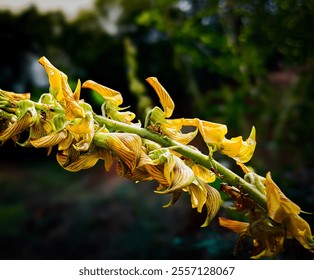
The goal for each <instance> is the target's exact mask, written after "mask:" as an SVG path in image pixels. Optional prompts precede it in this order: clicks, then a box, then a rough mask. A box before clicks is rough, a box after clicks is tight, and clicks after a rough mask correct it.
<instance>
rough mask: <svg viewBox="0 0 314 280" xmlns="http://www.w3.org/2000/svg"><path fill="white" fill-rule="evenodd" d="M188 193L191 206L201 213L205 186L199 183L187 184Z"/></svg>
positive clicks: (205, 193)
mask: <svg viewBox="0 0 314 280" xmlns="http://www.w3.org/2000/svg"><path fill="white" fill-rule="evenodd" d="M189 193H190V199H191V205H192V208H197V211H198V212H199V213H201V212H202V209H203V206H204V204H205V203H206V200H207V190H206V188H205V187H204V186H202V185H200V184H191V185H190V186H189Z"/></svg>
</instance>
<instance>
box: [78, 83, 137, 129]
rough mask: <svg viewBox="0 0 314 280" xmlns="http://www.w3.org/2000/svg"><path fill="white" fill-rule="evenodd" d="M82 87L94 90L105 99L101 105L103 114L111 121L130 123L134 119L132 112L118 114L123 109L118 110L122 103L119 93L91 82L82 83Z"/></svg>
mask: <svg viewBox="0 0 314 280" xmlns="http://www.w3.org/2000/svg"><path fill="white" fill-rule="evenodd" d="M82 87H83V88H89V89H91V90H94V91H95V92H97V93H98V94H100V95H101V96H102V97H103V98H104V99H105V103H104V104H103V109H104V113H105V114H106V115H107V116H108V117H110V118H111V119H114V120H117V121H121V122H125V123H131V121H132V120H133V119H134V118H135V114H134V113H132V112H129V111H126V112H119V111H120V110H123V109H124V108H119V106H120V105H121V104H122V102H123V99H122V95H121V94H120V92H118V91H116V90H113V89H111V88H108V87H105V86H103V85H100V84H98V83H96V82H94V81H92V80H88V81H86V82H84V83H83V85H82Z"/></svg>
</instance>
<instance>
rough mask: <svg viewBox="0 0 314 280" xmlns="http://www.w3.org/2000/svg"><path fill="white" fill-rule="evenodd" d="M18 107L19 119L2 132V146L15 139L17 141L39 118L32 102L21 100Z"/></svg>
mask: <svg viewBox="0 0 314 280" xmlns="http://www.w3.org/2000/svg"><path fill="white" fill-rule="evenodd" d="M16 105H17V117H16V118H12V119H11V120H10V121H7V123H6V129H4V130H3V131H1V132H0V144H1V145H2V144H3V143H4V142H6V141H7V140H9V139H11V138H14V137H15V139H16V140H17V139H18V137H19V134H20V133H21V132H23V131H24V130H26V129H28V128H29V127H31V126H32V125H33V123H34V122H35V121H36V118H37V112H36V109H35V105H34V103H33V102H31V101H30V100H20V101H18V102H17V103H16Z"/></svg>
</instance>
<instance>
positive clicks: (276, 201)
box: [266, 172, 301, 223]
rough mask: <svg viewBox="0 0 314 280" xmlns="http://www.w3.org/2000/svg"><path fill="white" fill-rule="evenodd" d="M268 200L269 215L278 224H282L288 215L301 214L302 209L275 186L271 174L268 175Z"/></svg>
mask: <svg viewBox="0 0 314 280" xmlns="http://www.w3.org/2000/svg"><path fill="white" fill-rule="evenodd" d="M266 199H267V211H268V215H269V217H271V218H272V219H273V220H274V221H275V222H277V223H282V221H283V220H284V219H285V218H286V217H287V216H288V215H292V214H299V213H300V212H301V209H300V207H299V206H298V205H297V204H295V203H294V202H292V201H291V200H290V199H288V198H287V197H286V196H285V195H284V194H283V192H282V191H281V190H280V189H279V187H278V186H277V185H276V184H275V182H274V181H273V180H272V178H271V175H270V172H268V173H267V175H266Z"/></svg>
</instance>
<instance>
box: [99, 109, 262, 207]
mask: <svg viewBox="0 0 314 280" xmlns="http://www.w3.org/2000/svg"><path fill="white" fill-rule="evenodd" d="M94 119H95V121H97V122H98V123H99V124H103V125H106V127H108V128H109V129H112V130H114V131H122V132H128V133H134V134H137V135H139V136H140V137H141V138H144V139H148V140H151V141H154V142H156V143H158V144H160V145H161V146H163V147H171V148H172V149H173V150H175V151H176V152H178V153H180V154H181V155H183V156H185V157H187V158H190V159H192V160H193V161H194V162H197V163H198V164H200V165H202V166H204V167H206V168H208V169H211V168H214V169H215V170H216V171H217V172H218V173H219V174H220V175H222V178H223V181H225V182H226V183H228V184H230V185H233V186H241V187H242V189H243V191H244V192H245V193H247V194H248V195H249V196H250V198H251V199H253V200H254V201H255V202H256V203H257V204H258V205H259V206H260V207H261V208H263V209H264V210H266V209H267V204H266V197H265V195H263V194H262V193H261V192H260V191H258V189H257V188H256V187H255V186H254V185H252V184H250V183H248V182H247V181H245V180H244V179H243V178H241V177H240V176H238V175H237V174H235V173H234V172H232V171H231V170H229V169H228V168H226V167H225V166H223V165H222V164H220V163H219V162H217V161H215V160H214V159H213V158H211V157H209V156H206V155H204V154H202V153H201V152H199V151H197V150H195V149H192V148H190V147H189V146H185V145H182V144H181V143H178V142H176V141H174V140H172V139H170V138H169V137H167V136H161V135H159V134H157V133H153V132H151V131H149V130H147V129H145V128H140V127H137V126H134V125H131V124H126V123H122V122H118V121H115V120H111V119H108V118H105V117H102V116H99V115H96V114H95V115H94ZM102 134H103V133H97V134H96V135H95V137H94V143H95V144H96V145H97V146H100V147H102V146H103V141H102V139H103V135H102Z"/></svg>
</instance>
